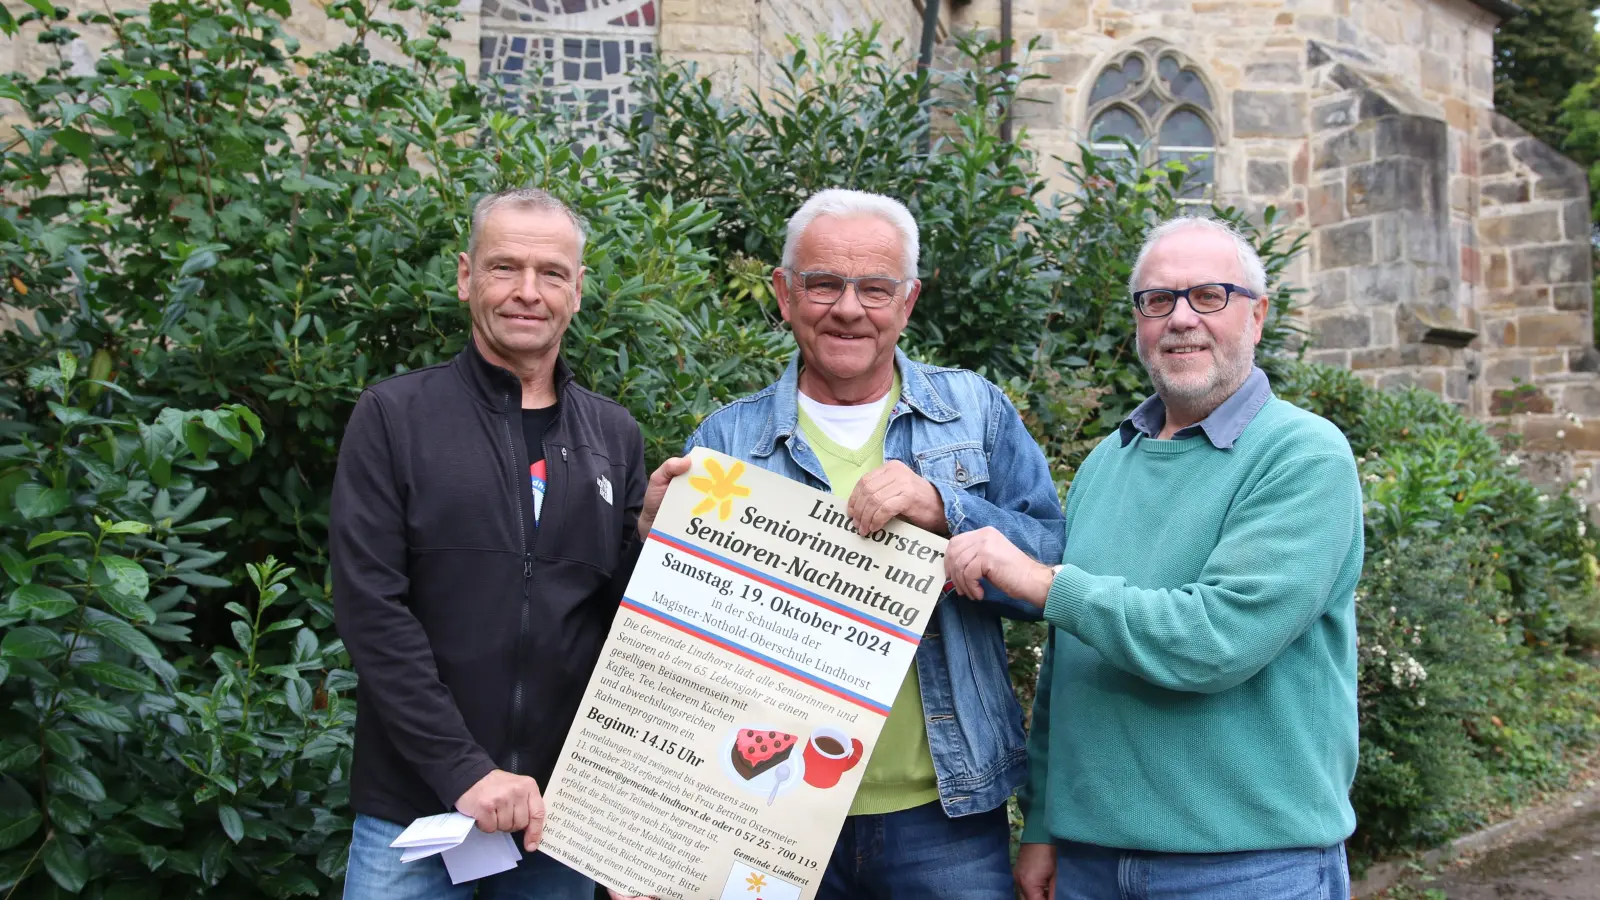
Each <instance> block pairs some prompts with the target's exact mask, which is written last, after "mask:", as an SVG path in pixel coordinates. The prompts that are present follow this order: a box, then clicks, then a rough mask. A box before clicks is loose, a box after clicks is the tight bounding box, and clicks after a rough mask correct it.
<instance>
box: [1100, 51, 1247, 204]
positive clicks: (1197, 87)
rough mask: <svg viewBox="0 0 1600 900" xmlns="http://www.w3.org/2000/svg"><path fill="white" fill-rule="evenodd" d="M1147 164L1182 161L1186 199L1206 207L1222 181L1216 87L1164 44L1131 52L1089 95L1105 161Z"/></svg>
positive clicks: (1108, 68)
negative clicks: (1214, 97) (1217, 160)
mask: <svg viewBox="0 0 1600 900" xmlns="http://www.w3.org/2000/svg"><path fill="white" fill-rule="evenodd" d="M1124 140H1126V141H1128V142H1130V143H1132V144H1133V145H1134V146H1135V147H1136V148H1137V152H1138V153H1139V154H1140V155H1139V159H1138V161H1139V162H1140V163H1142V164H1144V165H1153V164H1156V163H1160V162H1167V161H1172V160H1176V161H1179V162H1182V163H1183V164H1184V165H1185V166H1186V167H1187V168H1188V169H1189V172H1190V176H1189V180H1188V181H1187V182H1186V183H1185V186H1184V191H1183V196H1182V198H1181V199H1182V200H1183V201H1184V202H1189V203H1202V202H1206V201H1207V199H1208V195H1209V193H1210V189H1211V185H1212V183H1213V182H1214V180H1215V173H1216V167H1215V163H1214V157H1215V156H1216V152H1217V127H1216V118H1215V108H1214V105H1213V102H1212V99H1211V89H1210V88H1208V87H1207V86H1206V81H1205V78H1204V76H1202V75H1201V74H1200V71H1199V69H1198V68H1196V67H1195V65H1194V64H1193V63H1191V62H1189V61H1188V60H1187V59H1185V58H1183V57H1182V56H1181V55H1180V54H1179V53H1178V52H1177V51H1175V50H1173V49H1171V48H1170V47H1167V46H1165V45H1164V44H1162V43H1160V42H1158V41H1145V42H1143V43H1141V44H1139V45H1138V46H1136V47H1134V48H1132V49H1130V50H1127V51H1126V52H1124V53H1122V54H1121V55H1119V56H1118V57H1116V58H1115V59H1113V60H1112V61H1111V62H1110V63H1109V64H1107V65H1106V67H1105V68H1104V69H1102V70H1101V71H1100V74H1099V76H1097V77H1096V78H1095V81H1094V87H1093V88H1092V89H1091V90H1090V92H1089V143H1090V145H1091V146H1092V147H1093V148H1094V151H1095V152H1096V153H1098V154H1099V155H1101V156H1103V157H1109V158H1113V159H1126V160H1129V161H1132V160H1133V156H1134V154H1133V153H1132V152H1130V151H1129V149H1128V145H1127V144H1124V143H1123V141H1124Z"/></svg>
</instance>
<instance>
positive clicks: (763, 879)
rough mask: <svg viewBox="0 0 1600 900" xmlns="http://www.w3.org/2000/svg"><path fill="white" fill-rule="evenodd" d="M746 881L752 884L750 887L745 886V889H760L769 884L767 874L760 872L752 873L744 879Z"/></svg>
mask: <svg viewBox="0 0 1600 900" xmlns="http://www.w3.org/2000/svg"><path fill="white" fill-rule="evenodd" d="M744 883H745V884H748V885H750V886H749V887H747V888H745V890H747V891H759V890H761V889H762V888H764V887H766V886H767V876H765V875H761V874H759V873H751V875H750V877H749V878H746V879H745V880H744Z"/></svg>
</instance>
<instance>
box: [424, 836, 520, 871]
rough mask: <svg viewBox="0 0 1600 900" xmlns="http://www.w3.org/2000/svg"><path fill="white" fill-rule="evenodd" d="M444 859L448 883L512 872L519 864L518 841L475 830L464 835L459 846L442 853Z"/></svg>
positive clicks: (510, 837)
mask: <svg viewBox="0 0 1600 900" xmlns="http://www.w3.org/2000/svg"><path fill="white" fill-rule="evenodd" d="M443 857H444V867H445V869H447V870H449V872H450V883H451V884H460V883H461V882H463V881H472V880H473V879H476V878H486V877H488V876H490V875H495V874H498V873H500V872H505V871H508V870H511V869H515V868H516V867H517V863H519V862H522V854H521V853H520V852H518V850H517V841H516V839H515V838H513V837H512V836H511V835H509V834H507V833H506V832H504V831H496V832H495V833H493V834H489V833H487V832H483V831H479V830H478V829H476V828H474V829H472V830H471V831H469V832H467V838H466V840H464V841H462V842H461V844H460V845H459V846H456V847H452V848H450V849H449V850H446V851H444V854H443Z"/></svg>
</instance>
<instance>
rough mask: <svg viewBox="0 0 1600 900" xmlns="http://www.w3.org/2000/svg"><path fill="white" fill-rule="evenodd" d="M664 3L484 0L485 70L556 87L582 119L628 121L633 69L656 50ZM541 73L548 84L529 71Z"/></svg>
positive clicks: (509, 83)
mask: <svg viewBox="0 0 1600 900" xmlns="http://www.w3.org/2000/svg"><path fill="white" fill-rule="evenodd" d="M659 10H660V2H659V0H483V6H482V8H481V12H480V13H479V16H480V18H479V22H480V25H481V35H482V36H481V38H480V39H479V51H480V54H481V57H482V60H483V62H482V68H481V72H480V74H481V75H482V76H483V77H484V78H492V79H494V80H496V81H499V82H501V83H502V84H504V85H505V86H506V87H507V88H508V89H509V90H510V91H511V92H512V94H513V96H515V95H517V94H521V93H525V92H527V91H529V90H542V91H548V92H551V94H552V96H553V97H554V99H555V100H556V101H557V102H558V103H561V104H562V105H564V106H566V107H568V109H569V110H570V111H571V112H573V113H575V114H576V116H577V118H578V119H580V120H581V121H584V122H596V121H598V120H601V119H610V120H612V121H619V120H623V119H626V117H627V116H628V114H629V112H630V111H631V110H632V108H633V106H634V104H635V102H636V97H635V95H634V93H633V85H632V75H633V73H634V69H635V66H636V65H637V64H638V63H639V62H641V61H643V60H647V59H649V58H650V57H652V56H654V55H655V52H656V46H655V45H656V36H657V35H658V34H659V33H660V30H661V25H660V15H659ZM536 70H542V71H543V72H544V83H543V84H540V85H534V84H529V83H528V82H527V81H526V76H527V73H529V72H531V71H536Z"/></svg>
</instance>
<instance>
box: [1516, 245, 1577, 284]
mask: <svg viewBox="0 0 1600 900" xmlns="http://www.w3.org/2000/svg"><path fill="white" fill-rule="evenodd" d="M1589 252H1590V251H1589V248H1588V246H1586V245H1584V244H1552V245H1549V246H1544V247H1518V248H1516V249H1514V250H1512V251H1511V275H1512V278H1513V279H1514V280H1515V284H1517V285H1518V286H1521V285H1529V284H1567V283H1569V282H1574V281H1576V282H1583V281H1587V280H1588V277H1589Z"/></svg>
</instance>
